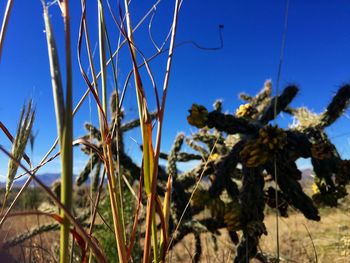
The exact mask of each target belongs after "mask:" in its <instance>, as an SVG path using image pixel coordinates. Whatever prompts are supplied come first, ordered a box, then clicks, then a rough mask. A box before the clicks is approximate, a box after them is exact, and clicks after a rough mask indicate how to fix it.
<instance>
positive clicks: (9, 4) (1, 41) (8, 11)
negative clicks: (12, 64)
mask: <svg viewBox="0 0 350 263" xmlns="http://www.w3.org/2000/svg"><path fill="white" fill-rule="evenodd" d="M12 5H13V0H8V1H7V5H6V9H5V14H4V19H3V21H2V26H1V32H0V59H1V55H2V47H3V45H4V41H5V34H6V30H7V25H8V22H9V19H10V14H11V9H12Z"/></svg>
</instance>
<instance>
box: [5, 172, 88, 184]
mask: <svg viewBox="0 0 350 263" xmlns="http://www.w3.org/2000/svg"><path fill="white" fill-rule="evenodd" d="M37 177H38V178H39V179H40V180H41V181H42V182H43V183H44V184H45V185H51V184H52V183H53V182H54V181H56V180H57V179H59V178H60V174H59V173H44V174H39V175H37ZM76 177H77V175H74V176H73V178H74V179H73V180H74V181H75V178H76ZM26 180H27V177H23V178H20V179H18V180H16V181H14V183H13V187H16V188H17V187H21V186H22V185H23V184H24V183H25V181H26ZM88 183H89V180H88ZM31 185H35V183H34V182H33V181H32V182H31ZM5 186H6V182H0V188H4V187H5Z"/></svg>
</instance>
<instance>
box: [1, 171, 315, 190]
mask: <svg viewBox="0 0 350 263" xmlns="http://www.w3.org/2000/svg"><path fill="white" fill-rule="evenodd" d="M163 168H164V169H165V167H163ZM178 172H179V173H181V171H178ZM301 172H302V179H301V180H300V181H299V182H300V184H301V185H302V186H303V187H310V186H311V185H312V183H313V181H314V179H313V170H312V169H311V168H306V169H303V170H301ZM37 176H38V178H39V179H40V180H41V181H42V182H43V183H44V184H45V185H47V186H49V185H51V184H52V183H53V182H54V181H56V180H57V179H59V178H60V174H59V173H44V174H39V175H37ZM76 178H77V175H74V177H73V181H74V182H75V179H76ZM26 180H27V177H23V178H21V179H18V180H16V181H15V182H14V184H13V187H21V186H22V185H23V184H24V183H25V181H26ZM86 184H88V185H89V184H90V179H88V180H87V182H86ZM31 185H35V183H34V182H33V181H32V182H31ZM5 186H6V182H0V188H4V187H5Z"/></svg>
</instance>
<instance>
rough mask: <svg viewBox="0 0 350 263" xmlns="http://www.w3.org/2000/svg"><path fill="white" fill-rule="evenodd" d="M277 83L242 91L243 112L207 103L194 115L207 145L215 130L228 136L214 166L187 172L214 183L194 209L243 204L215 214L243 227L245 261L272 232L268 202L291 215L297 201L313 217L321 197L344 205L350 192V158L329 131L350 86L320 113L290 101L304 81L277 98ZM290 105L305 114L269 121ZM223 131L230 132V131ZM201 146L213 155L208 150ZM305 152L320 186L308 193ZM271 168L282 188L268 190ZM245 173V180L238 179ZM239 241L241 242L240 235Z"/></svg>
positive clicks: (240, 256) (241, 256)
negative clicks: (302, 163) (349, 188)
mask: <svg viewBox="0 0 350 263" xmlns="http://www.w3.org/2000/svg"><path fill="white" fill-rule="evenodd" d="M271 90H272V86H271V82H270V81H268V82H266V83H265V85H264V88H263V89H262V91H261V92H260V93H258V94H257V96H255V97H252V96H249V95H247V94H241V95H240V97H241V98H242V99H243V100H245V101H246V104H243V105H241V106H240V107H239V109H237V111H236V112H235V114H224V113H222V112H221V108H222V106H221V105H220V110H216V108H215V109H214V111H211V112H209V111H208V110H207V109H206V108H205V107H203V106H200V105H197V104H195V105H193V106H192V108H191V110H190V115H189V116H188V117H187V119H188V121H189V123H190V124H191V125H194V126H196V127H197V128H200V129H199V131H198V133H196V134H194V136H193V137H197V138H200V139H199V142H201V143H204V144H207V142H206V141H205V140H208V137H209V136H208V135H209V134H210V135H212V134H220V136H221V137H220V142H218V141H217V143H216V145H215V148H218V149H220V147H221V150H220V151H218V150H215V149H214V152H215V153H217V154H218V156H217V157H216V158H215V162H212V163H210V162H209V163H208V165H206V166H203V162H202V163H200V164H199V165H198V166H197V167H196V168H195V169H193V170H192V173H191V174H186V175H187V176H191V175H192V176H195V175H196V174H198V173H200V174H202V175H203V176H207V177H208V179H209V182H210V184H209V186H208V187H207V189H208V190H207V191H205V190H203V189H205V188H203V189H202V190H201V191H199V192H198V193H197V195H195V199H194V200H193V206H194V208H196V205H197V207H199V208H203V205H201V202H202V203H203V202H204V203H205V204H206V205H205V206H204V207H207V208H209V209H210V206H211V203H218V204H219V203H220V202H223V203H224V205H220V206H219V207H227V205H228V204H229V203H230V202H231V203H232V204H237V205H236V206H235V207H236V209H235V212H234V213H231V214H229V213H225V214H224V218H223V219H222V218H221V217H222V216H221V214H222V213H220V212H219V211H220V209H218V211H215V212H212V213H211V216H212V217H213V218H215V220H217V222H218V224H219V225H220V224H222V223H223V224H224V226H226V228H227V229H228V230H229V231H230V235H232V231H233V232H234V231H238V230H243V236H242V238H241V242H240V244H239V246H238V248H237V256H236V259H235V262H245V260H246V255H249V257H250V258H252V257H254V256H255V255H256V254H257V245H258V242H259V238H260V236H261V235H262V234H266V229H265V226H264V223H263V219H264V207H265V204H267V205H268V206H270V207H272V208H277V209H278V210H279V212H280V214H281V215H282V216H287V215H288V213H287V211H288V207H289V206H293V207H295V208H296V209H298V210H300V212H302V213H303V214H304V216H305V217H306V218H308V219H311V220H316V221H318V220H320V216H319V214H318V209H317V207H316V205H315V203H316V204H318V205H320V204H324V205H330V206H334V205H337V200H338V199H339V198H342V197H343V196H344V195H346V190H345V187H344V185H346V184H347V183H349V181H350V179H349V178H350V176H349V174H350V172H349V169H348V167H350V165H349V164H348V162H346V161H343V160H341V158H340V155H339V154H338V152H337V150H336V148H335V146H334V145H333V144H332V142H331V141H330V140H329V138H328V136H327V134H326V132H325V131H324V128H325V127H328V126H329V125H331V124H332V123H334V121H335V120H336V119H337V118H339V117H340V116H341V115H342V113H343V112H344V110H345V109H346V107H347V106H348V104H349V101H350V86H349V85H345V86H343V87H342V88H340V89H339V91H338V93H337V94H336V95H335V97H334V98H333V100H332V101H331V103H330V104H329V106H328V107H327V109H326V111H325V112H323V113H321V114H320V115H317V114H316V113H313V112H311V111H309V110H308V109H307V108H305V107H302V108H297V109H292V108H289V106H288V105H289V104H290V102H291V101H292V100H293V99H294V97H295V96H296V94H297V92H298V88H297V87H296V86H293V85H292V86H288V87H287V88H285V89H284V90H283V92H282V94H281V95H279V96H276V97H272V96H271V93H272V92H271ZM282 111H284V112H287V113H289V114H291V115H292V116H294V118H295V119H296V120H297V121H295V122H294V123H293V125H292V126H290V127H289V128H288V129H282V128H280V127H277V126H271V125H270V124H269V122H270V121H272V120H273V119H274V118H275V117H276V115H278V114H279V113H280V112H282ZM209 129H213V131H211V132H210V131H209ZM222 132H224V133H226V134H227V136H226V137H224V136H223V135H222ZM198 134H201V135H202V136H198ZM188 140H189V139H188ZM189 141H190V140H189ZM199 145H201V144H199ZM193 148H194V149H195V150H198V152H199V153H200V154H202V155H203V156H205V157H207V159H208V158H209V157H208V155H207V154H208V152H209V151H208V150H206V151H203V149H202V148H201V149H200V150H199V148H198V147H193ZM196 148H198V149H196ZM299 158H311V160H312V164H313V167H314V172H315V186H316V188H317V191H318V192H317V193H315V195H314V196H313V198H312V199H311V198H310V197H309V196H307V195H306V194H305V193H304V192H303V189H302V187H301V185H300V184H299V182H298V180H300V179H301V171H300V170H299V169H298V167H297V165H296V163H295V162H296V160H297V159H299ZM209 159H210V158H209ZM275 172H277V174H275ZM266 174H268V175H269V178H270V180H271V179H272V180H274V179H275V178H276V176H278V180H277V182H278V187H279V190H276V189H274V188H272V187H269V188H267V189H265V187H264V185H265V183H264V181H265V179H266ZM334 174H335V175H336V177H335V178H336V179H335V180H334V178H333V175H334ZM237 180H238V181H241V183H239V184H237ZM276 191H277V193H276ZM224 192H226V193H227V194H228V196H229V197H230V198H229V200H223V199H222V197H221V195H222V193H224ZM276 195H277V196H278V201H277V200H276V198H275V197H276ZM237 201H238V203H237ZM225 212H226V210H225ZM237 218H239V220H238V221H237ZM232 236H233V237H235V236H237V235H234V234H233V235H232ZM233 240H235V241H236V239H235V238H233ZM247 247H248V248H249V249H248V251H247Z"/></svg>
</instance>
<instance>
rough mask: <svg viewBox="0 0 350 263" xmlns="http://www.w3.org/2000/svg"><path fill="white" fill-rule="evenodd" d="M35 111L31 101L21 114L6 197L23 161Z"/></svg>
mask: <svg viewBox="0 0 350 263" xmlns="http://www.w3.org/2000/svg"><path fill="white" fill-rule="evenodd" d="M34 115H35V110H34V109H33V103H32V101H31V100H30V101H29V103H28V105H24V106H23V108H22V112H21V117H20V120H19V122H18V127H17V133H16V137H15V140H14V142H13V145H12V150H11V154H12V157H13V158H11V159H10V160H9V162H8V172H7V181H6V196H8V194H9V192H10V189H11V186H12V183H13V180H14V178H15V176H16V173H17V170H18V162H20V160H21V159H22V157H23V155H24V151H25V148H26V145H27V142H28V138H29V136H30V134H31V131H32V126H33V122H34Z"/></svg>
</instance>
